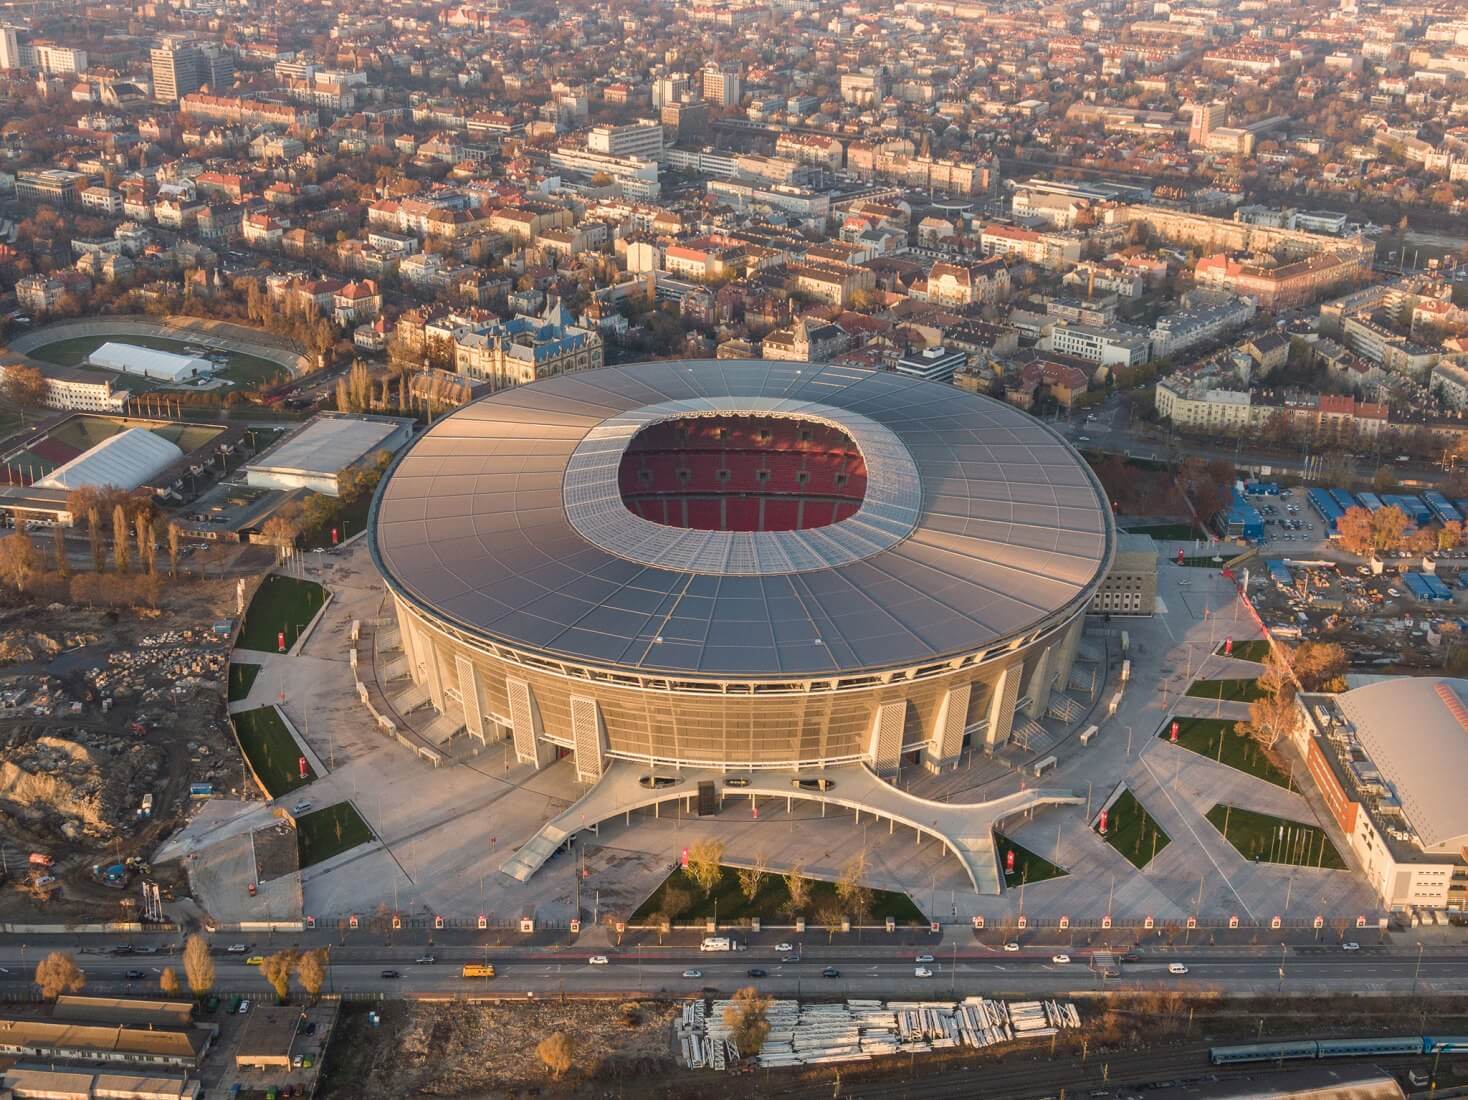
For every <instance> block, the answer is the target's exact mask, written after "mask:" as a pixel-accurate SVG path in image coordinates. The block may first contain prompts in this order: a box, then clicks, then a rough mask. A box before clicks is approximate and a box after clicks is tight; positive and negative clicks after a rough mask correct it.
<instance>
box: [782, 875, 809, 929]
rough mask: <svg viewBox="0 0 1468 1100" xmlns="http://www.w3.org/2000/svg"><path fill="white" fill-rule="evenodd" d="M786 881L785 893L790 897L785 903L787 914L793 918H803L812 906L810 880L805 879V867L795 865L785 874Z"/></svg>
mask: <svg viewBox="0 0 1468 1100" xmlns="http://www.w3.org/2000/svg"><path fill="white" fill-rule="evenodd" d="M784 879H785V892H786V893H787V894H789V895H790V896H789V898H788V899H787V900H786V902H785V912H787V913H788V914H790V916H792V917H798V916H801V915H802V914H804V913H805V910H806V907H807V906H808V905H810V879H808V878H806V877H805V865H804V864H802V863H796V864H794V865H793V866H791V868H790V870H788V871H786V872H785V875H784Z"/></svg>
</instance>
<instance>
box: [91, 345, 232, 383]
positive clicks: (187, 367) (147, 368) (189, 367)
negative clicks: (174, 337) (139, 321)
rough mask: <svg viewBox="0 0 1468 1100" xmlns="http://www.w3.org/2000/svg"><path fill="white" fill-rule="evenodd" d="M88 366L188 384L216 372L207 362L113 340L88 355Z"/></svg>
mask: <svg viewBox="0 0 1468 1100" xmlns="http://www.w3.org/2000/svg"><path fill="white" fill-rule="evenodd" d="M87 365H88V366H93V367H102V368H104V369H106V370H115V371H121V372H122V373H123V374H136V375H140V376H142V377H143V378H154V379H157V380H159V381H162V382H187V381H188V380H189V379H190V378H197V377H198V376H199V375H201V374H208V373H209V372H210V371H212V370H213V369H214V364H213V363H211V362H209V360H207V359H198V358H195V357H194V356H191V355H178V354H176V353H174V352H171V351H159V350H158V349H157V348H140V347H138V346H137V345H136V344H119V343H116V342H114V341H110V340H109V341H108V342H107V343H105V344H103V345H102V346H101V347H100V348H98V349H97V350H96V351H94V352H92V354H91V355H88V356H87Z"/></svg>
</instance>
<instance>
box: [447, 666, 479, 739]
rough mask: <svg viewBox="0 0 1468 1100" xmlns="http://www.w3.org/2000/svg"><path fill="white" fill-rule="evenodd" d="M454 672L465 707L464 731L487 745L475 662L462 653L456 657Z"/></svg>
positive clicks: (460, 697)
mask: <svg viewBox="0 0 1468 1100" xmlns="http://www.w3.org/2000/svg"><path fill="white" fill-rule="evenodd" d="M454 670H455V671H456V672H457V673H458V675H459V699H460V701H461V702H462V703H463V706H464V729H465V730H466V731H467V732H468V734H469V736H470V737H477V738H479V741H480V743H481V744H483V743H485V740H486V739H485V736H484V711H483V708H482V707H481V705H480V701H479V673H478V671H477V670H476V669H475V668H474V662H473V661H471V660H469V658H468V657H465V656H464V655H463V654H462V653H460V654H458V655H457V656H455V657H454Z"/></svg>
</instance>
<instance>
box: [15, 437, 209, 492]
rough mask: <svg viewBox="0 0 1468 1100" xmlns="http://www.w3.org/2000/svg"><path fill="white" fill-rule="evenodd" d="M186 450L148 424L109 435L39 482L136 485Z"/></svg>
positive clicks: (55, 486) (77, 485) (60, 485)
mask: <svg viewBox="0 0 1468 1100" xmlns="http://www.w3.org/2000/svg"><path fill="white" fill-rule="evenodd" d="M183 456H184V453H183V451H182V450H180V449H179V447H178V445H177V444H175V443H170V442H169V441H168V440H166V439H164V438H163V437H162V436H160V435H156V434H155V433H153V432H150V431H148V429H146V428H129V429H127V431H124V432H118V433H117V434H116V435H114V436H109V437H108V438H107V439H104V440H103V441H102V442H101V443H99V444H97V445H96V446H95V447H93V448H92V449H91V450H89V451H86V452H84V453H82V454H80V455H78V456H77V457H76V458H73V459H72V460H71V461H70V462H68V463H66V464H65V465H63V466H58V467H56V469H54V470H52V471H51V472H50V473H49V474H47V475H46V476H45V477H43V478H41V479H40V480H39V481H37V482H36V486H37V487H39V488H42V489H81V488H84V487H87V486H92V487H101V486H103V485H110V486H113V487H115V488H118V489H136V488H137V487H138V486H139V485H143V484H146V483H147V482H148V481H149V480H150V479H151V478H153V477H155V476H157V475H158V474H160V473H162V472H163V471H164V470H166V469H168V467H170V466H172V465H173V464H174V463H175V462H178V461H179V460H180V459H182V458H183Z"/></svg>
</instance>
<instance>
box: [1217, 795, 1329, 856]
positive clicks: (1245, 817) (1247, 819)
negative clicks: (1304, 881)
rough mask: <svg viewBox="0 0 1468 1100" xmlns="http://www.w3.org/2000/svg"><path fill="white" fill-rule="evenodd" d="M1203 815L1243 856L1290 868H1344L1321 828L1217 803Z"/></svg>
mask: <svg viewBox="0 0 1468 1100" xmlns="http://www.w3.org/2000/svg"><path fill="white" fill-rule="evenodd" d="M1205 816H1206V817H1207V818H1208V823H1209V824H1210V825H1212V826H1213V827H1214V828H1215V829H1217V830H1218V831H1219V832H1220V833H1222V834H1223V836H1224V839H1226V840H1227V841H1228V842H1229V843H1230V844H1232V845H1233V846H1234V847H1235V848H1236V849H1238V853H1239V855H1241V856H1243V857H1244V858H1245V859H1252V860H1254V861H1255V862H1256V863H1284V864H1289V865H1290V866H1294V867H1326V868H1329V869H1330V870H1332V871H1344V870H1345V869H1346V861H1345V860H1343V859H1341V854H1340V853H1339V852H1338V851H1336V848H1335V845H1334V844H1332V843H1331V842H1330V837H1329V836H1327V835H1326V833H1325V830H1324V829H1321V828H1319V827H1318V826H1315V825H1307V824H1305V823H1304V822H1302V821H1291V820H1290V819H1289V818H1286V817H1275V816H1274V815H1272V814H1261V813H1256V812H1255V811H1254V810H1245V809H1242V808H1240V807H1238V806H1226V805H1224V804H1223V803H1221V802H1220V803H1219V804H1217V805H1216V806H1214V807H1213V808H1212V809H1211V810H1209V811H1208V813H1207V814H1206V815H1205Z"/></svg>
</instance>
